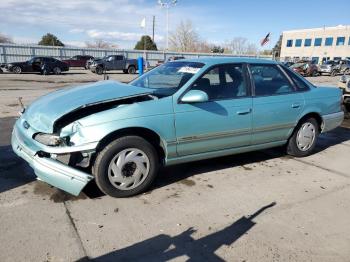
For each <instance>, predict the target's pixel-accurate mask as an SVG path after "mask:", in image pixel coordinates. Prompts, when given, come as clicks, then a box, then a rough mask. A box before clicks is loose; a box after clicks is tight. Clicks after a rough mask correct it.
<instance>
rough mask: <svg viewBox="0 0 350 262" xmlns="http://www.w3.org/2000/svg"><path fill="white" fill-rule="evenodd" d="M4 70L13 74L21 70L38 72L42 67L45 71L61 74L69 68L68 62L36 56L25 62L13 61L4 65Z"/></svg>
mask: <svg viewBox="0 0 350 262" xmlns="http://www.w3.org/2000/svg"><path fill="white" fill-rule="evenodd" d="M5 68H6V70H8V71H9V72H13V73H15V74H21V73H23V72H39V73H43V68H45V69H46V73H54V74H56V75H59V74H61V73H62V72H64V71H68V70H69V66H68V64H66V63H64V62H62V61H60V60H58V59H56V58H53V57H47V56H45V57H41V56H36V57H33V58H32V59H30V60H28V61H25V62H13V63H9V64H7V65H6V66H5Z"/></svg>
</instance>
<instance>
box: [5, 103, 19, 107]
mask: <svg viewBox="0 0 350 262" xmlns="http://www.w3.org/2000/svg"><path fill="white" fill-rule="evenodd" d="M6 106H9V107H16V106H19V104H8V105H6Z"/></svg>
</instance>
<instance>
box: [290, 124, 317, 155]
mask: <svg viewBox="0 0 350 262" xmlns="http://www.w3.org/2000/svg"><path fill="white" fill-rule="evenodd" d="M303 133H304V134H303ZM319 133H320V131H319V124H318V123H317V121H316V119H314V118H308V119H305V120H304V121H302V122H300V123H299V124H298V125H297V127H296V128H295V129H294V131H293V134H292V136H291V137H290V138H289V140H288V143H287V154H288V155H291V156H295V157H305V156H309V155H311V153H312V151H313V150H314V148H315V146H316V142H317V138H318V135H319Z"/></svg>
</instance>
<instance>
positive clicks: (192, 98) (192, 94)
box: [181, 90, 209, 104]
mask: <svg viewBox="0 0 350 262" xmlns="http://www.w3.org/2000/svg"><path fill="white" fill-rule="evenodd" d="M208 100H209V97H208V95H207V93H205V92H203V91H201V90H190V91H188V92H187V93H186V94H185V95H184V96H183V97H182V98H181V102H183V103H189V104H191V103H201V102H207V101H208Z"/></svg>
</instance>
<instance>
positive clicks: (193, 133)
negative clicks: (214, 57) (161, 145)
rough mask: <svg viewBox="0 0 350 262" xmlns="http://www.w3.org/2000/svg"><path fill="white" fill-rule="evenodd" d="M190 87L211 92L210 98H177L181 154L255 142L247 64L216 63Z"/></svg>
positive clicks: (175, 107) (177, 133)
mask: <svg viewBox="0 0 350 262" xmlns="http://www.w3.org/2000/svg"><path fill="white" fill-rule="evenodd" d="M189 90H201V91H203V92H205V93H207V95H208V97H209V101H207V102H201V103H193V104H191V103H182V102H177V101H174V111H175V128H176V136H177V143H178V146H177V152H178V155H179V156H184V155H191V154H198V153H205V152H211V151H217V150H224V149H229V148H237V147H243V146H249V145H250V144H251V125H252V114H251V112H252V98H251V96H250V92H249V85H248V81H247V74H246V69H245V66H244V65H242V64H225V65H219V66H215V67H212V68H211V69H209V70H208V71H207V72H206V73H205V74H204V75H203V76H201V77H200V78H199V79H197V81H196V82H195V83H194V84H193V85H192V87H191V88H190V89H189ZM189 90H187V91H189Z"/></svg>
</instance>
